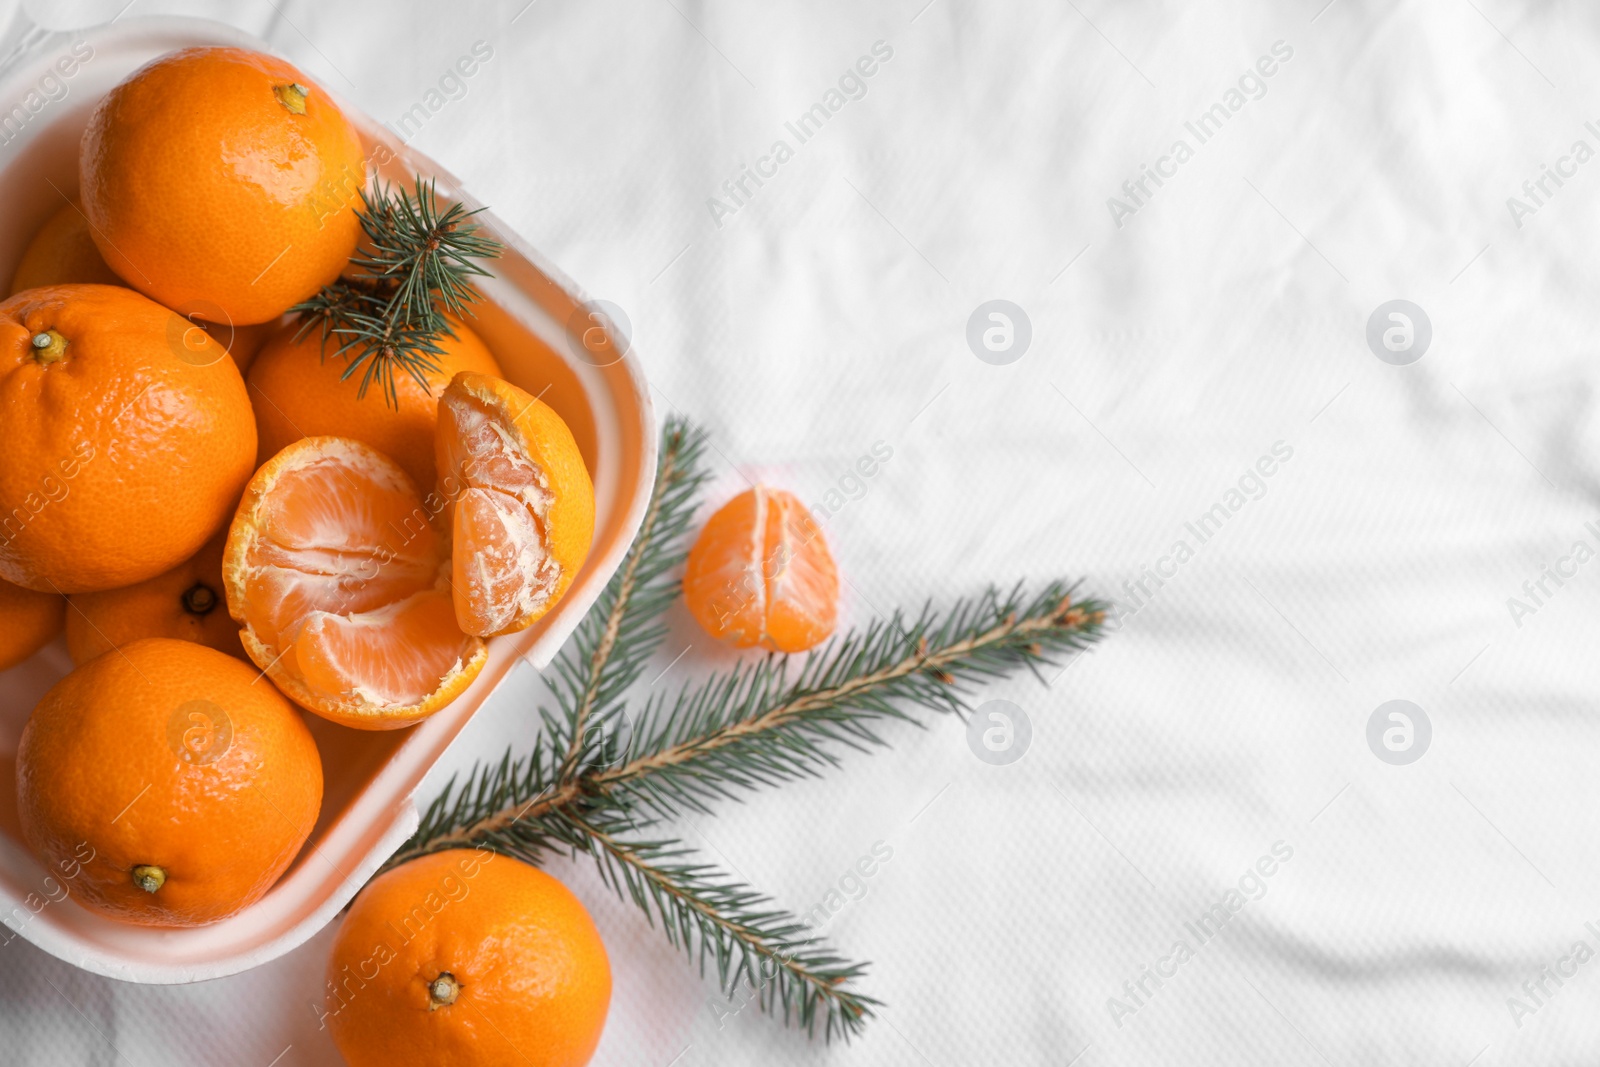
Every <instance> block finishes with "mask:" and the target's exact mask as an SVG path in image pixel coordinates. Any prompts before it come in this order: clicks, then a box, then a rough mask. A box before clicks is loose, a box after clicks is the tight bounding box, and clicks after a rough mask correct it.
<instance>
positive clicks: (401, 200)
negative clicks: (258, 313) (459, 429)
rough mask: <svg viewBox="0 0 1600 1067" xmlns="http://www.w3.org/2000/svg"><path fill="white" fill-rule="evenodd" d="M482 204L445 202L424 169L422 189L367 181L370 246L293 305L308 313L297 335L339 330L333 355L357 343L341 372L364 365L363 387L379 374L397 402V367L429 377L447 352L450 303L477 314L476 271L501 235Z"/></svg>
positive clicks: (364, 213)
mask: <svg viewBox="0 0 1600 1067" xmlns="http://www.w3.org/2000/svg"><path fill="white" fill-rule="evenodd" d="M481 210H482V209H481V208H479V209H476V210H473V211H468V210H467V209H466V208H464V207H463V206H462V205H460V204H448V205H446V206H445V207H444V208H442V209H441V208H440V206H439V202H438V198H437V196H436V193H435V189H434V183H433V181H432V180H431V179H430V180H429V181H428V182H426V183H424V182H423V180H422V178H421V177H420V176H419V177H417V179H416V190H415V193H408V192H407V191H406V190H405V189H403V188H399V189H391V188H390V187H388V186H386V185H384V184H383V183H382V182H381V181H380V182H378V183H376V186H375V188H374V189H373V191H371V192H368V191H367V190H366V189H363V190H361V208H360V209H359V211H358V212H357V217H358V218H359V219H360V221H361V229H362V233H363V235H364V238H365V247H366V249H367V251H366V252H365V254H361V255H357V256H355V257H354V258H352V259H351V261H350V265H351V267H352V268H353V269H352V270H351V271H350V272H348V273H347V274H346V275H345V276H344V277H342V278H339V279H338V280H336V281H335V282H333V284H331V285H328V286H326V287H324V288H323V289H322V291H321V292H319V293H317V294H316V295H315V296H313V297H311V298H310V299H308V300H306V301H303V302H302V303H299V304H296V305H295V306H294V307H292V308H290V309H289V310H290V311H291V312H296V313H298V314H299V315H300V318H301V322H300V330H299V333H298V334H296V340H299V339H300V338H302V337H304V336H305V335H306V334H307V333H308V332H310V331H311V330H312V329H313V328H320V330H321V336H322V341H323V345H324V349H325V350H326V347H327V343H328V341H329V340H330V339H332V338H337V339H338V345H337V347H336V348H335V349H334V354H335V355H341V356H342V355H346V354H348V353H352V352H353V353H354V355H353V356H351V358H350V359H349V363H348V365H347V366H346V367H345V369H344V373H343V374H342V375H341V376H340V378H341V380H345V379H348V378H350V377H352V376H353V375H355V374H356V373H358V372H359V373H360V375H361V382H360V385H359V386H358V388H357V395H358V396H362V397H364V396H366V393H367V390H368V389H369V388H370V387H371V386H372V385H373V384H374V383H376V384H377V385H378V386H379V388H381V389H382V390H383V394H384V397H385V399H386V401H387V402H388V404H389V406H390V407H394V408H398V407H399V399H398V396H397V394H396V391H395V373H396V371H397V370H398V371H401V372H404V373H406V374H409V375H410V376H411V377H412V378H413V379H414V380H415V381H416V382H417V384H419V385H422V386H423V387H424V388H426V387H427V379H426V374H427V373H428V372H429V371H437V370H438V369H439V361H438V358H437V357H438V356H439V355H441V354H442V353H443V352H444V349H443V347H442V346H441V345H440V338H442V337H447V336H448V337H454V336H455V330H454V329H453V328H452V327H451V325H450V321H449V319H448V318H447V317H446V315H447V313H448V314H450V315H455V316H457V317H459V316H462V315H465V314H470V311H469V309H468V306H467V305H469V304H471V303H473V302H475V301H476V300H477V299H478V293H477V290H476V288H474V286H473V284H472V279H473V278H474V277H488V275H489V272H488V271H487V270H485V269H484V268H483V267H482V266H481V265H479V264H478V263H477V262H476V261H477V260H480V259H489V258H493V257H495V256H498V255H499V254H500V251H501V247H500V244H499V242H497V241H495V240H494V239H492V238H490V237H487V236H485V235H483V234H481V233H479V232H478V227H477V225H476V224H474V223H472V222H470V221H469V220H470V219H471V217H472V216H473V215H475V214H477V212H478V211H481ZM326 356H327V354H326V351H324V358H326Z"/></svg>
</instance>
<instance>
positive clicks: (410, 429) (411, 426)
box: [246, 320, 500, 493]
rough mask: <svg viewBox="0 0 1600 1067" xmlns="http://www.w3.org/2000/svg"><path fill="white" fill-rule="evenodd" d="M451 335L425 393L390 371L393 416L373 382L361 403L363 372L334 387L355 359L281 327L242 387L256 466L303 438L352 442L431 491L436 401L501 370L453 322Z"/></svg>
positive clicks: (317, 334) (315, 334)
mask: <svg viewBox="0 0 1600 1067" xmlns="http://www.w3.org/2000/svg"><path fill="white" fill-rule="evenodd" d="M451 328H452V329H454V330H455V332H456V336H455V337H453V338H451V337H441V338H439V346H440V347H441V348H443V349H444V352H442V353H440V354H438V355H436V356H434V361H435V362H436V363H437V364H438V365H439V369H438V370H436V371H425V372H424V374H423V377H424V378H426V379H427V382H428V386H427V388H423V386H422V385H421V384H419V383H418V382H417V380H416V379H415V378H413V377H411V375H409V374H407V373H406V372H404V371H402V370H399V369H398V368H397V369H396V371H395V376H394V385H395V395H396V399H397V400H398V401H399V408H398V410H397V409H396V408H393V407H391V406H390V405H389V401H388V399H387V398H386V397H385V396H384V393H383V389H382V387H381V386H380V385H379V383H378V382H376V381H374V382H373V384H372V385H371V387H369V388H368V389H367V393H366V395H365V396H361V395H359V390H360V387H361V376H362V374H363V373H364V372H365V371H366V364H363V365H362V366H361V367H359V368H357V369H356V371H355V373H353V374H352V375H351V376H350V377H349V378H346V379H344V380H343V381H340V380H339V376H340V375H342V374H343V373H344V372H345V370H346V369H347V368H348V367H349V365H350V360H351V359H352V358H354V355H355V354H354V353H353V352H352V353H349V354H347V355H342V356H341V355H338V354H337V349H338V347H339V342H338V340H337V339H333V340H330V341H328V342H324V341H323V340H322V336H321V331H320V330H317V329H315V328H313V329H311V330H309V331H307V333H306V335H305V336H304V337H302V338H300V340H298V341H296V340H295V334H296V333H297V332H299V325H298V324H297V323H294V322H291V323H290V324H289V325H287V326H285V327H283V329H281V330H280V331H278V333H276V334H275V335H274V336H273V337H272V339H271V340H269V341H268V342H267V344H266V345H265V346H264V347H263V348H262V350H261V352H260V354H259V355H258V356H257V357H256V361H255V363H254V364H253V365H252V366H251V368H250V374H249V376H248V378H247V379H246V381H247V383H248V384H249V386H250V402H251V403H252V404H254V405H255V410H256V427H257V431H258V433H259V434H260V439H261V451H260V453H259V455H258V456H257V459H258V460H259V461H260V462H262V463H265V462H266V461H267V460H269V459H271V458H272V457H273V456H275V455H277V454H278V453H279V452H280V451H282V450H283V448H284V447H285V446H287V445H290V444H293V443H294V442H295V441H298V440H300V438H302V437H321V436H326V435H336V436H339V437H353V438H355V439H356V440H357V441H361V442H363V443H365V444H369V445H371V446H372V447H373V448H376V449H377V450H378V451H379V452H382V453H384V454H385V455H387V456H388V457H389V458H391V459H393V460H394V461H395V462H396V463H399V464H400V466H402V467H404V468H405V471H406V473H407V474H409V475H411V478H412V480H413V481H415V482H416V483H417V486H418V488H420V489H421V490H422V491H423V492H424V493H426V492H428V491H429V490H431V489H432V488H433V486H434V460H433V428H434V424H435V423H437V422H438V420H439V394H440V393H442V392H444V388H445V386H446V385H449V384H450V379H451V378H453V377H455V376H456V374H457V373H458V372H460V371H477V372H479V373H482V374H492V375H495V376H498V375H499V374H500V364H498V363H496V362H495V358H494V356H493V355H491V354H490V352H489V349H488V347H487V346H486V345H485V344H484V343H483V341H481V340H480V339H479V338H478V335H477V334H475V333H473V332H472V330H470V329H468V328H467V327H466V326H465V325H463V324H462V323H460V322H456V321H454V320H452V321H451ZM324 352H326V356H324Z"/></svg>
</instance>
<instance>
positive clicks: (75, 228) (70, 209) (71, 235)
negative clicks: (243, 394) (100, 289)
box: [11, 200, 277, 374]
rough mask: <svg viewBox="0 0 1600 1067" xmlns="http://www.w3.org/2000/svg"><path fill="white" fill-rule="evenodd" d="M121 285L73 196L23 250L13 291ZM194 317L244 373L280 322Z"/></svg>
mask: <svg viewBox="0 0 1600 1067" xmlns="http://www.w3.org/2000/svg"><path fill="white" fill-rule="evenodd" d="M74 284H79V285H81V284H94V285H121V284H122V279H121V278H119V277H117V274H116V272H115V271H113V270H112V269H111V268H110V267H108V266H106V261H105V260H104V259H103V258H101V256H100V249H99V248H97V247H96V246H95V243H94V238H93V236H92V235H91V234H90V233H89V219H88V217H87V216H86V215H84V213H83V205H81V204H79V203H78V202H77V201H76V200H73V201H69V202H68V203H66V204H64V205H62V207H61V208H60V209H59V210H58V211H57V212H56V213H55V214H54V215H51V216H50V218H49V220H48V221H46V222H45V224H44V226H43V227H41V228H40V230H39V232H38V233H36V234H34V235H33V240H32V241H30V242H28V247H27V248H26V249H24V250H23V253H22V262H21V263H20V264H18V266H17V273H16V274H15V275H13V276H12V279H11V292H12V294H13V295H15V294H16V293H20V292H21V291H22V290H24V289H36V288H38V287H39V286H41V285H74ZM189 320H190V321H191V322H193V323H194V324H195V325H196V326H199V327H200V328H201V329H202V330H204V331H205V332H206V333H209V334H210V335H211V336H212V337H214V338H216V339H217V340H218V341H220V342H222V347H224V348H226V349H227V350H228V355H230V356H232V357H233V362H234V363H235V364H237V365H238V367H239V373H240V374H243V373H244V372H245V371H246V370H249V369H250V361H251V360H252V359H254V358H255V355H256V353H257V352H258V351H260V349H261V345H262V344H263V343H264V342H265V341H266V339H267V337H268V335H269V334H271V332H272V331H273V329H274V328H276V325H277V324H276V323H275V322H268V323H262V324H259V325H255V326H237V327H235V326H222V325H218V324H217V323H214V322H208V321H206V320H205V319H202V318H199V317H198V316H193V315H191V316H189Z"/></svg>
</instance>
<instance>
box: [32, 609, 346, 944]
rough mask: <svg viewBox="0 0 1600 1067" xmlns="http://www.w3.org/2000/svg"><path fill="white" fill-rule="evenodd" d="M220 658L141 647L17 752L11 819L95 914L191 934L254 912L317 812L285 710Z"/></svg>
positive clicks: (310, 769)
mask: <svg viewBox="0 0 1600 1067" xmlns="http://www.w3.org/2000/svg"><path fill="white" fill-rule="evenodd" d="M258 678H259V674H258V673H257V671H256V670H255V669H254V668H252V667H250V666H248V665H247V664H245V663H242V662H240V661H239V660H237V659H235V658H233V657H232V656H228V655H224V654H223V653H221V652H218V651H216V650H215V649H211V648H206V647H205V646H203V645H196V644H192V643H190V642H188V641H174V640H171V639H170V638H151V639H149V640H146V641H135V642H134V643H132V644H130V645H127V646H125V647H123V648H122V649H121V650H119V651H117V652H111V653H107V654H106V655H104V656H101V657H100V658H99V659H96V660H92V661H90V662H89V663H86V664H84V665H83V666H82V667H79V668H78V669H77V670H75V671H73V672H72V673H71V674H69V675H67V676H66V677H65V678H63V679H62V680H61V681H60V682H57V683H56V685H55V686H54V688H52V689H51V690H50V691H49V692H48V693H46V694H45V695H44V698H43V699H42V700H40V701H39V704H38V706H37V707H35V708H34V709H33V715H32V717H31V718H29V720H28V725H27V726H26V727H24V729H23V731H22V740H21V742H20V744H19V746H18V748H17V814H18V817H19V820H20V822H21V824H22V831H23V835H24V837H26V839H27V841H28V844H29V845H30V846H31V847H32V848H33V850H34V852H35V853H36V854H37V856H38V857H39V860H40V862H42V863H43V864H44V866H45V867H46V868H47V869H49V870H50V872H51V873H52V874H55V875H56V876H57V877H58V878H61V879H62V880H63V881H65V882H66V883H67V884H68V885H70V886H71V895H72V898H73V899H74V900H76V901H78V902H79V903H81V904H83V905H84V906H85V907H87V908H89V909H90V910H92V911H97V912H100V913H101V914H104V915H109V916H111V917H113V918H116V919H121V920H125V921H127V922H132V923H138V924H141V925H149V926H198V925H201V924H204V923H210V922H216V921H217V920H219V919H224V918H226V917H228V916H229V915H233V914H235V913H237V912H238V911H240V910H241V909H243V908H245V907H247V906H249V905H250V904H253V903H254V902H255V901H257V900H259V899H260V898H261V897H262V896H263V895H265V893H266V892H267V890H268V889H270V888H271V887H272V885H273V883H274V882H276V881H277V880H278V878H279V876H281V875H282V874H283V872H284V871H285V870H286V869H287V868H288V866H289V864H290V862H292V861H293V860H294V858H295V856H296V854H298V853H299V851H300V847H301V846H302V845H303V844H304V843H305V840H306V838H307V836H308V835H309V834H310V833H311V829H312V827H313V826H314V825H315V823H316V821H317V813H318V809H319V808H320V806H321V803H322V763H321V760H320V759H319V757H318V755H317V746H316V743H315V742H314V741H313V740H312V737H311V731H310V730H308V729H306V725H305V723H304V722H303V721H302V720H301V718H300V715H299V713H298V712H297V711H295V709H294V707H293V705H291V704H290V703H289V702H288V700H286V699H284V697H283V695H282V694H281V693H279V692H278V691H277V690H276V689H274V688H272V686H270V685H257V684H256V682H257V679H258Z"/></svg>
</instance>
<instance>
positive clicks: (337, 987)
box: [324, 849, 611, 1067]
mask: <svg viewBox="0 0 1600 1067" xmlns="http://www.w3.org/2000/svg"><path fill="white" fill-rule="evenodd" d="M441 975H449V976H450V984H451V985H454V986H455V987H456V988H455V989H454V990H453V991H450V992H448V993H447V997H446V999H448V1000H449V1002H448V1003H442V1002H440V1000H439V998H438V997H437V996H436V995H435V994H434V993H433V992H432V988H433V987H434V985H435V983H436V982H438V981H439V979H440V976H441ZM447 988H448V987H447ZM452 996H453V999H450V997H452ZM610 1003H611V964H610V962H609V961H608V959H607V958H606V949H605V945H604V944H603V943H602V942H601V940H600V933H599V931H598V930H596V929H595V926H594V921H593V920H592V919H591V918H590V917H589V913H588V911H587V910H585V908H584V906H583V904H582V902H580V901H579V900H578V898H577V897H575V896H573V895H572V893H571V891H570V890H568V889H567V887H566V886H564V885H562V884H561V883H560V882H558V881H556V879H554V878H552V877H551V876H550V875H548V874H546V873H544V872H543V871H541V870H538V869H537V868H534V867H530V866H528V865H527V864H525V863H522V862H520V861H518V860H514V859H511V858H510V857H508V856H495V855H493V854H491V853H487V852H478V851H473V850H468V849H454V850H450V851H446V852H435V853H433V854H431V855H427V856H423V857H421V858H420V859H415V860H412V861H410V862H409V863H405V864H403V865H401V866H399V867H396V868H395V869H394V870H392V871H389V872H387V873H386V874H382V875H379V876H378V877H377V878H375V879H373V881H372V882H371V883H370V884H369V885H368V886H367V887H366V888H365V889H363V890H362V891H361V895H360V896H358V897H357V898H356V900H355V903H354V904H352V905H351V906H350V911H349V913H348V914H347V915H346V916H345V919H344V922H343V923H342V924H341V925H340V927H339V932H338V934H337V936H336V937H335V938H334V943H333V953H332V956H331V957H330V959H329V961H328V987H327V992H326V994H325V1002H324V1010H325V1011H327V1012H328V1015H327V1016H326V1018H325V1019H324V1022H326V1024H327V1026H328V1030H329V1032H330V1033H331V1034H332V1035H333V1041H334V1044H336V1045H337V1046H338V1047H339V1051H340V1052H341V1053H342V1054H343V1055H344V1059H345V1062H346V1063H348V1064H349V1065H350V1067H395V1065H397V1064H425V1063H427V1064H435V1063H437V1064H447V1063H448V1064H462V1065H466V1064H471V1065H472V1067H583V1065H584V1064H586V1063H588V1062H589V1060H590V1058H591V1057H592V1056H593V1055H594V1050H595V1046H596V1045H598V1044H599V1042H600V1034H601V1031H602V1030H604V1028H605V1021H606V1012H607V1010H608V1009H609V1007H610ZM430 1008H431V1009H432V1010H430Z"/></svg>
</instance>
